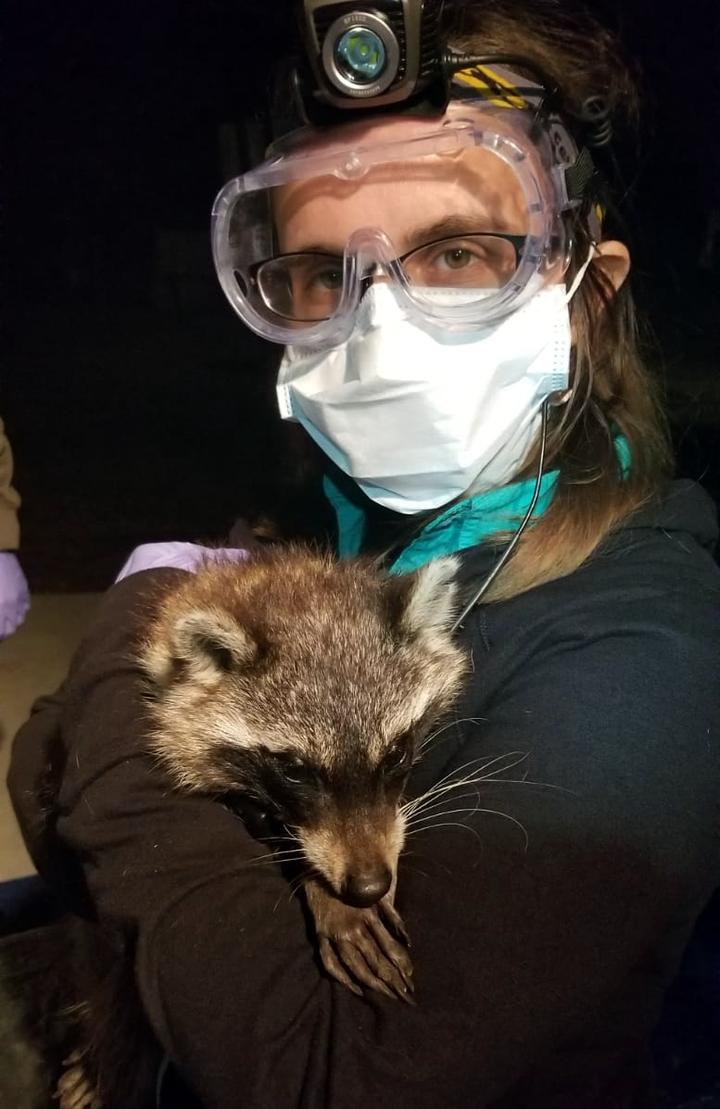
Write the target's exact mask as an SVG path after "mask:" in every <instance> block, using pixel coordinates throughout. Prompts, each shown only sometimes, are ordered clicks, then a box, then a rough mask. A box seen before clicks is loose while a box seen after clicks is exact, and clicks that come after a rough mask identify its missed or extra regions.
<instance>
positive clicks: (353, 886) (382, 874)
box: [343, 864, 392, 908]
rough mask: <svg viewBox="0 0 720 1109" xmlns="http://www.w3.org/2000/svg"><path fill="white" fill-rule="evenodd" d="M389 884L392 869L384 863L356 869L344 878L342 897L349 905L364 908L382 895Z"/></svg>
mask: <svg viewBox="0 0 720 1109" xmlns="http://www.w3.org/2000/svg"><path fill="white" fill-rule="evenodd" d="M391 885H392V871H391V870H390V868H389V867H388V866H385V865H384V864H381V865H380V866H376V867H372V868H370V867H368V868H366V869H365V870H356V871H353V872H351V873H350V874H348V876H347V878H346V879H345V883H344V885H343V899H344V900H345V901H347V902H348V904H350V905H356V906H357V907H358V908H365V907H367V906H368V905H374V904H375V902H376V901H379V900H380V899H381V898H382V897H384V896H385V894H386V893H387V892H388V890H389V889H390V886H391Z"/></svg>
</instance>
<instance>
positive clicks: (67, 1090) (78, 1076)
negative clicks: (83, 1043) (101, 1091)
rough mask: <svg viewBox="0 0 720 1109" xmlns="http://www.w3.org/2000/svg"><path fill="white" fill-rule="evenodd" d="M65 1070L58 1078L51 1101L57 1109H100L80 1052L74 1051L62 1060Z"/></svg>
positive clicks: (99, 1102)
mask: <svg viewBox="0 0 720 1109" xmlns="http://www.w3.org/2000/svg"><path fill="white" fill-rule="evenodd" d="M63 1066H64V1067H66V1070H65V1071H64V1072H63V1074H62V1075H61V1076H60V1079H59V1081H58V1084H57V1088H56V1090H55V1093H54V1094H53V1099H54V1100H56V1101H57V1102H58V1106H59V1109H102V1102H101V1101H100V1098H99V1097H98V1095H97V1091H96V1090H95V1086H94V1083H93V1082H92V1081H91V1080H90V1078H89V1077H88V1075H87V1073H86V1071H85V1068H84V1066H83V1064H82V1052H79V1051H74V1052H73V1053H72V1055H71V1056H69V1058H67V1059H65V1060H64V1063H63Z"/></svg>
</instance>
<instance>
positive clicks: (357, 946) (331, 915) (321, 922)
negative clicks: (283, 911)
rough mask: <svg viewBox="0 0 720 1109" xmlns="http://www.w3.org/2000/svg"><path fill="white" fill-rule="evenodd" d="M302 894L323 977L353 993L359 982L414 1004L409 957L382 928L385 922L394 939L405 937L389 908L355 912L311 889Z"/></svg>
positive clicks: (321, 891) (377, 907)
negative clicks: (314, 933)
mask: <svg viewBox="0 0 720 1109" xmlns="http://www.w3.org/2000/svg"><path fill="white" fill-rule="evenodd" d="M306 893H307V896H308V903H309V905H310V908H311V910H312V912H313V915H314V917H315V927H316V929H317V933H318V939H319V945H320V958H321V960H322V963H323V966H324V967H325V970H326V971H327V972H328V974H330V975H331V976H332V977H333V978H335V979H336V981H338V982H340V983H341V985H343V986H346V987H347V988H348V989H350V990H352V992H353V993H359V992H360V991H359V989H358V985H357V983H360V985H362V986H365V987H367V988H368V989H371V990H375V991H377V992H378V993H382V994H384V995H385V996H386V997H391V998H400V999H401V1000H403V1001H407V1002H408V1003H409V1004H411V1005H412V1004H414V1001H413V998H412V995H413V993H414V990H415V987H414V985H413V981H412V972H413V971H412V962H411V960H410V956H409V955H408V953H407V950H406V949H405V947H404V946H403V945H402V944H401V943H399V942H398V940H397V939H396V938H395V936H394V935H392V934H391V932H390V931H389V930H388V928H387V927H386V922H387V923H388V924H389V925H390V926H391V927H392V928H393V930H394V931H395V932H396V934H399V935H406V934H407V933H406V932H405V927H404V925H403V924H402V921H401V920H400V917H399V915H398V914H397V912H396V910H395V909H394V908H393V907H392V905H390V903H389V902H388V903H387V904H386V903H384V902H381V903H380V904H379V905H373V906H372V907H371V908H364V909H361V908H355V907H353V906H352V905H346V904H345V903H344V902H342V901H339V900H338V899H337V898H336V897H333V896H332V895H331V894H329V893H328V892H327V890H325V889H323V888H322V887H321V886H318V885H316V884H312V885H310V884H308V885H307V886H306ZM381 914H382V915H381Z"/></svg>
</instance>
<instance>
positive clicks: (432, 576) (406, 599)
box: [390, 557, 460, 639]
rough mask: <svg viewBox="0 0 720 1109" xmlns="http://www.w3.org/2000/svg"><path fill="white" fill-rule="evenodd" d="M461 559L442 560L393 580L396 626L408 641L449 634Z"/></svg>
mask: <svg viewBox="0 0 720 1109" xmlns="http://www.w3.org/2000/svg"><path fill="white" fill-rule="evenodd" d="M459 565H460V563H459V560H458V559H457V558H452V557H450V558H438V559H435V560H434V561H433V562H428V563H427V564H426V565H425V566H422V567H421V568H420V569H419V570H416V571H415V572H414V573H412V574H404V575H403V576H402V577H397V578H392V579H390V583H391V588H393V587H394V590H395V593H394V598H393V602H394V605H396V606H397V608H396V609H395V618H396V624H397V627H398V629H399V631H400V632H401V634H402V635H403V636H404V637H406V638H408V639H416V638H419V637H430V638H431V637H433V636H436V635H447V634H448V633H449V631H450V628H451V626H452V622H453V620H454V618H455V615H456V610H457V594H458V587H457V581H456V575H457V571H458V567H459Z"/></svg>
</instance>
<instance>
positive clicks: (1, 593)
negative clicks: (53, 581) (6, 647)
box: [0, 551, 30, 639]
mask: <svg viewBox="0 0 720 1109" xmlns="http://www.w3.org/2000/svg"><path fill="white" fill-rule="evenodd" d="M29 608H30V590H29V589H28V583H27V581H26V579H25V575H24V574H23V572H22V568H21V566H20V563H19V562H18V560H17V558H16V556H15V555H14V554H12V553H11V552H10V551H0V639H7V637H8V636H9V635H12V633H13V632H14V631H17V629H18V628H19V627H20V625H21V624H22V622H23V620H24V619H25V617H26V616H27V614H28V609H29Z"/></svg>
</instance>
